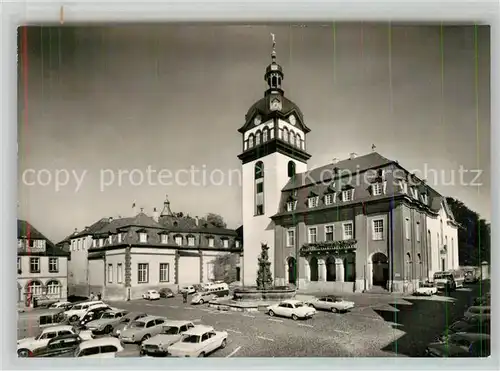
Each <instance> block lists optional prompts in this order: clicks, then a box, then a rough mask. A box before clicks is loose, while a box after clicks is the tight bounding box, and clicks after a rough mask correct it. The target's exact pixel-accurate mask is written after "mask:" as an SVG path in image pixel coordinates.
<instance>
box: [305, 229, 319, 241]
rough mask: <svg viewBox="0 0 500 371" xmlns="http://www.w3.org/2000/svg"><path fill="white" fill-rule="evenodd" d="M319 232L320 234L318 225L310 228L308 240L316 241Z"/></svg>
mask: <svg viewBox="0 0 500 371" xmlns="http://www.w3.org/2000/svg"><path fill="white" fill-rule="evenodd" d="M317 234H318V231H317V229H316V227H312V228H309V229H308V233H307V241H308V242H309V243H316V241H317Z"/></svg>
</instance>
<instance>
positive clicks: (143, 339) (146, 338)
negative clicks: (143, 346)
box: [141, 334, 151, 343]
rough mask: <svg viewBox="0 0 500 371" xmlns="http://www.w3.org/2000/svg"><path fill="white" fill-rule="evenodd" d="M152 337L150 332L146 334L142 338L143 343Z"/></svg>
mask: <svg viewBox="0 0 500 371" xmlns="http://www.w3.org/2000/svg"><path fill="white" fill-rule="evenodd" d="M150 337H151V336H149V335H148V334H146V335H144V336H143V338H142V340H141V343H142V342H143V341H146V340H148V339H149V338H150Z"/></svg>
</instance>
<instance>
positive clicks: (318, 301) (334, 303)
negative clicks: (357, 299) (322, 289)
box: [305, 295, 354, 313]
mask: <svg viewBox="0 0 500 371" xmlns="http://www.w3.org/2000/svg"><path fill="white" fill-rule="evenodd" d="M305 304H307V305H308V306H310V307H312V308H314V309H323V310H329V311H331V312H333V313H337V312H347V311H348V310H349V309H352V308H354V302H352V301H347V300H344V299H343V298H341V297H340V296H334V295H329V296H322V297H319V298H314V299H312V300H309V301H307V302H306V303H305Z"/></svg>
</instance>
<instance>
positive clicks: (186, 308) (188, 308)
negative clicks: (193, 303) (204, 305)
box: [186, 307, 194, 310]
mask: <svg viewBox="0 0 500 371" xmlns="http://www.w3.org/2000/svg"><path fill="white" fill-rule="evenodd" d="M186 309H189V310H194V308H191V307H186Z"/></svg>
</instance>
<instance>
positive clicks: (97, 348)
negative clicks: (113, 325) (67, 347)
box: [74, 336, 124, 358]
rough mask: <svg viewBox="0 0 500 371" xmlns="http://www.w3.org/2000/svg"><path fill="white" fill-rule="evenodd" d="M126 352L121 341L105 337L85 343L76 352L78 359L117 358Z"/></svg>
mask: <svg viewBox="0 0 500 371" xmlns="http://www.w3.org/2000/svg"><path fill="white" fill-rule="evenodd" d="M123 350H124V348H123V346H122V344H121V342H120V340H118V339H116V338H114V337H110V336H107V337H103V338H99V339H93V340H89V341H84V342H83V343H81V344H80V345H79V346H78V347H77V348H76V349H75V352H74V356H75V357H78V358H83V357H85V358H115V357H116V354H117V353H118V352H122V351H123Z"/></svg>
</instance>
